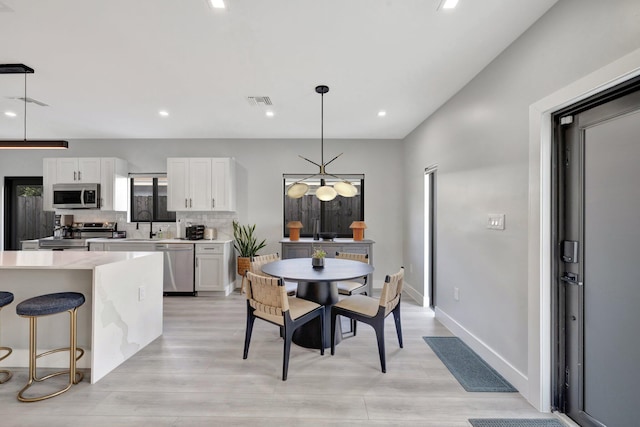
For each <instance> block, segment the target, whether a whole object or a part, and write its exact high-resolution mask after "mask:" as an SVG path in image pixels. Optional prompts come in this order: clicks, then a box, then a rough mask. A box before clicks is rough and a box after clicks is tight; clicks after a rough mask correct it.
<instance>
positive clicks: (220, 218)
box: [58, 210, 238, 240]
mask: <svg viewBox="0 0 640 427" xmlns="http://www.w3.org/2000/svg"><path fill="white" fill-rule="evenodd" d="M58 213H70V214H72V215H73V220H74V222H117V223H118V231H126V232H127V237H129V238H134V239H135V238H147V237H149V224H148V223H146V222H141V223H136V222H131V223H129V222H127V213H126V212H105V211H92V210H87V211H84V210H73V211H65V212H58ZM237 219H238V215H237V213H236V212H176V221H177V220H182V222H183V223H184V224H185V225H186V224H187V223H191V224H193V225H204V226H205V227H206V228H215V229H216V230H217V234H218V240H227V239H233V221H234V220H237ZM160 230H162V233H163V235H164V237H165V238H171V237H175V236H176V222H154V223H153V232H154V233H157V232H159V231H160Z"/></svg>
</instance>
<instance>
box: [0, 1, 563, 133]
mask: <svg viewBox="0 0 640 427" xmlns="http://www.w3.org/2000/svg"><path fill="white" fill-rule="evenodd" d="M556 1H557V0H481V1H480V0H460V3H459V4H458V7H457V8H456V9H455V10H453V11H437V8H438V5H439V2H440V0H225V2H226V3H227V4H228V8H227V10H224V11H218V10H214V9H212V8H210V7H209V6H208V3H207V1H206V0H109V1H105V0H56V1H51V0H0V46H1V48H0V63H4V64H9V63H24V64H26V65H28V66H30V67H32V68H34V69H35V74H31V75H29V76H28V77H27V96H28V97H30V98H34V99H36V100H38V101H41V102H44V103H46V104H48V105H49V106H48V107H41V106H38V105H35V104H32V103H29V104H28V106H27V119H28V122H27V137H28V138H29V139H38V138H40V139H43V138H47V139H51V138H65V139H83V138H315V137H318V136H319V134H320V95H318V94H316V93H315V90H314V88H315V86H316V85H318V84H326V85H328V86H329V87H330V92H329V93H328V94H327V95H325V97H324V136H325V138H375V139H381V138H403V137H404V136H406V135H407V134H408V133H409V132H411V131H412V130H413V129H414V128H415V127H416V126H417V125H419V124H420V122H422V121H423V120H424V119H425V118H427V117H428V116H429V115H430V114H432V113H433V112H434V111H435V110H436V109H437V108H438V107H439V106H440V105H442V104H443V103H444V102H445V101H446V100H447V99H449V98H450V97H451V96H452V95H454V94H455V93H456V92H457V91H458V90H460V89H461V88H462V87H463V86H464V85H465V84H466V83H467V82H468V81H469V80H470V79H472V78H473V77H474V76H475V75H476V74H477V73H478V72H479V71H480V70H482V68H484V67H485V66H486V65H487V64H488V63H489V62H491V60H492V59H494V58H495V57H496V56H497V55H498V54H499V53H500V52H501V51H502V50H504V49H505V48H506V47H507V46H508V45H509V44H511V43H512V42H513V41H514V40H515V39H516V38H517V37H518V36H520V35H521V34H522V33H523V32H524V31H525V30H526V29H527V28H528V27H529V26H530V25H531V24H533V23H534V22H535V21H536V20H537V19H538V18H539V17H540V16H542V15H543V14H544V13H545V12H546V11H547V10H548V9H549V8H550V7H551V6H552V5H553V4H554V3H556ZM21 96H24V75H0V113H1V114H0V138H3V139H7V138H16V139H21V138H23V109H24V104H23V103H22V101H18V100H14V99H10V98H13V97H21ZM248 96H268V97H270V98H271V100H272V102H273V106H272V110H273V111H274V113H275V116H274V117H272V118H267V117H266V116H265V111H266V108H265V107H264V106H260V105H259V106H251V105H250V104H249V102H248V101H247V100H246V97H248ZM161 109H164V110H167V111H168V112H169V113H170V116H169V117H166V118H162V117H160V116H159V115H158V111H159V110H161ZM379 110H385V111H387V116H386V117H384V118H379V117H378V116H377V113H378V111H379ZM5 111H14V112H16V113H17V114H18V115H17V116H16V117H14V118H10V117H8V116H6V115H5V114H4V112H5Z"/></svg>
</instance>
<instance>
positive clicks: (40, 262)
mask: <svg viewBox="0 0 640 427" xmlns="http://www.w3.org/2000/svg"><path fill="white" fill-rule="evenodd" d="M158 253H159V252H89V251H2V252H0V269H24V270H26V269H49V270H51V269H58V270H93V269H94V268H95V267H98V266H100V265H106V264H113V263H116V262H121V261H126V260H129V259H134V258H138V257H144V256H150V255H155V254H158Z"/></svg>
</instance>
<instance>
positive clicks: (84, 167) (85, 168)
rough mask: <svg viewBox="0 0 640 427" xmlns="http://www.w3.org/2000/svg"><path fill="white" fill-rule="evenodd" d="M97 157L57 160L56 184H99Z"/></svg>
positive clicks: (98, 162) (98, 160)
mask: <svg viewBox="0 0 640 427" xmlns="http://www.w3.org/2000/svg"><path fill="white" fill-rule="evenodd" d="M100 163H101V161H100V158H99V157H78V158H76V157H60V158H58V159H57V165H56V166H57V167H56V183H57V184H75V183H91V184H97V183H99V182H100Z"/></svg>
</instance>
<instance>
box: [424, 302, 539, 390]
mask: <svg viewBox="0 0 640 427" xmlns="http://www.w3.org/2000/svg"><path fill="white" fill-rule="evenodd" d="M435 312H436V319H438V320H439V321H440V323H442V324H443V325H444V326H446V327H447V329H449V330H450V331H451V332H452V333H453V334H454V335H455V336H457V337H458V338H460V339H461V340H462V341H464V343H465V344H467V345H468V346H469V347H471V349H473V351H475V352H476V353H477V354H478V355H479V356H480V357H482V358H483V359H484V360H485V362H487V363H488V364H489V365H490V366H491V367H492V368H493V369H495V370H496V371H498V372H499V373H500V375H502V376H503V377H504V378H505V379H506V380H507V381H509V382H510V383H511V384H512V385H513V386H514V387H515V388H517V389H518V392H519V393H520V394H521V395H522V396H523V397H524V398H525V399H527V400H529V396H528V395H529V379H528V378H527V376H526V375H525V374H523V373H522V372H520V371H519V370H518V369H516V368H515V367H514V366H513V365H512V364H510V363H509V362H508V361H507V360H505V359H504V358H503V357H502V356H500V355H499V354H498V353H496V352H495V351H494V350H493V349H492V348H491V347H489V346H488V345H487V344H486V343H485V342H483V341H482V340H481V339H479V338H478V337H476V336H475V335H473V334H472V333H471V332H469V331H468V330H467V329H466V328H465V327H464V326H462V325H461V324H460V323H458V322H457V321H456V320H455V319H453V318H452V317H451V316H449V315H448V314H447V313H445V312H444V311H442V310H441V309H440V308H438V307H436V309H435Z"/></svg>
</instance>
